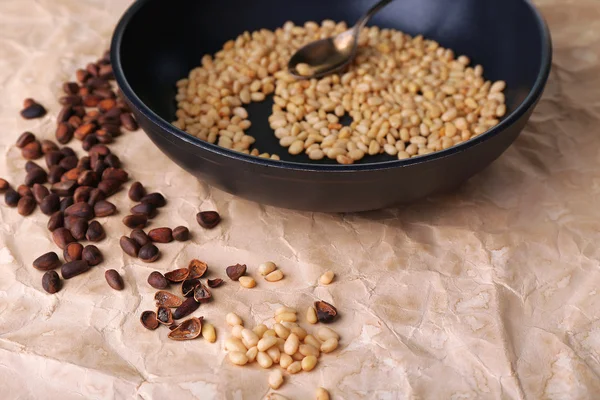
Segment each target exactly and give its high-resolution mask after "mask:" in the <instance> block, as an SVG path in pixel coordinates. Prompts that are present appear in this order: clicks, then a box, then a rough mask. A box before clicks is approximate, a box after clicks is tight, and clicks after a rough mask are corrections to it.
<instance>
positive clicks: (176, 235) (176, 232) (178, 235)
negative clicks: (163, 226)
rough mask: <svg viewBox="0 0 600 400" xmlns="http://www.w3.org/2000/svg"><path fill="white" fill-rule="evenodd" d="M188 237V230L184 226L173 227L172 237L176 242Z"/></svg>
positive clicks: (183, 240)
mask: <svg viewBox="0 0 600 400" xmlns="http://www.w3.org/2000/svg"><path fill="white" fill-rule="evenodd" d="M189 238H190V230H189V229H188V228H187V227H185V226H178V227H177V228H175V229H173V239H175V240H177V241H178V242H185V241H186V240H188V239H189Z"/></svg>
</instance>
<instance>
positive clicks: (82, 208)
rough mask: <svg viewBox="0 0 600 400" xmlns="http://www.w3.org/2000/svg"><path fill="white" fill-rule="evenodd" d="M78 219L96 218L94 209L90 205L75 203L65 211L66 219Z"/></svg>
mask: <svg viewBox="0 0 600 400" xmlns="http://www.w3.org/2000/svg"><path fill="white" fill-rule="evenodd" d="M71 216H73V217H78V218H83V219H85V220H88V221H89V220H90V219H92V218H94V209H93V208H92V206H90V205H89V204H88V203H84V202H79V203H77V202H76V203H75V204H73V205H72V206H70V207H69V208H67V209H66V210H65V217H71Z"/></svg>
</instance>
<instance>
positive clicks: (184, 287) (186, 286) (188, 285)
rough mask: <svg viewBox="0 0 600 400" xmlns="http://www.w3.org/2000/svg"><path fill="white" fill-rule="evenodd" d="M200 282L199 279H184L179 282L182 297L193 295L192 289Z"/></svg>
mask: <svg viewBox="0 0 600 400" xmlns="http://www.w3.org/2000/svg"><path fill="white" fill-rule="evenodd" d="M199 284H200V279H186V280H185V281H183V282H182V283H181V294H182V295H183V297H190V296H193V295H194V289H196V286H198V285H199Z"/></svg>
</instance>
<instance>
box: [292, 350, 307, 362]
mask: <svg viewBox="0 0 600 400" xmlns="http://www.w3.org/2000/svg"><path fill="white" fill-rule="evenodd" d="M304 357H305V356H304V354H302V353H300V352H299V351H297V352H295V353H294V354H292V359H293V360H294V361H302V360H303V359H304Z"/></svg>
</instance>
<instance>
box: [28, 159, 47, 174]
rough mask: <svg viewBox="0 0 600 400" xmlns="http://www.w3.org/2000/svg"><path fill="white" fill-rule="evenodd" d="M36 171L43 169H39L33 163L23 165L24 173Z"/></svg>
mask: <svg viewBox="0 0 600 400" xmlns="http://www.w3.org/2000/svg"><path fill="white" fill-rule="evenodd" d="M36 169H41V170H42V171H43V170H44V168H42V167H40V166H39V165H38V164H37V163H36V162H35V161H27V162H26V163H25V172H31V171H33V170H36Z"/></svg>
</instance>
